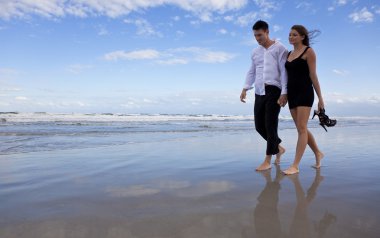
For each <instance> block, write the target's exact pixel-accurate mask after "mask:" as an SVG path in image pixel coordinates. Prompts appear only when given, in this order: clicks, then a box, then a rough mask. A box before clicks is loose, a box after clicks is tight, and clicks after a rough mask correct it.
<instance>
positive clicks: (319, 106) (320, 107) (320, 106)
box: [318, 98, 325, 112]
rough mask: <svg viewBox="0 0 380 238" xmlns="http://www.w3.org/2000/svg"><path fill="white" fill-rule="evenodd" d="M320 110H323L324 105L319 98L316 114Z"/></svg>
mask: <svg viewBox="0 0 380 238" xmlns="http://www.w3.org/2000/svg"><path fill="white" fill-rule="evenodd" d="M322 109H325V103H324V102H323V99H322V98H320V99H319V101H318V112H320V111H321V110H322Z"/></svg>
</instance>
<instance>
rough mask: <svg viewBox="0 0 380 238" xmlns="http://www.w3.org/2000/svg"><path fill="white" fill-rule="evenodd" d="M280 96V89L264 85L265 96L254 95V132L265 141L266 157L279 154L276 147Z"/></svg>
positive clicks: (278, 142)
mask: <svg viewBox="0 0 380 238" xmlns="http://www.w3.org/2000/svg"><path fill="white" fill-rule="evenodd" d="M280 95H281V89H279V88H278V87H276V86H272V85H266V86H265V95H257V94H256V95H255V107H254V116H255V127H256V131H257V132H258V133H259V134H260V135H261V136H262V137H263V138H264V139H265V140H266V141H267V150H266V154H267V155H275V154H277V153H278V152H279V150H278V145H279V144H280V143H281V139H280V138H279V137H278V134H277V129H278V115H279V114H280V110H281V107H280V105H278V103H277V100H278V98H279V97H280Z"/></svg>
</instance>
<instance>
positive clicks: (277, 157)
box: [274, 145, 285, 165]
mask: <svg viewBox="0 0 380 238" xmlns="http://www.w3.org/2000/svg"><path fill="white" fill-rule="evenodd" d="M284 153H285V148H284V147H282V146H280V145H278V153H277V154H276V159H275V161H274V164H276V165H279V164H280V162H281V155H282V154H284Z"/></svg>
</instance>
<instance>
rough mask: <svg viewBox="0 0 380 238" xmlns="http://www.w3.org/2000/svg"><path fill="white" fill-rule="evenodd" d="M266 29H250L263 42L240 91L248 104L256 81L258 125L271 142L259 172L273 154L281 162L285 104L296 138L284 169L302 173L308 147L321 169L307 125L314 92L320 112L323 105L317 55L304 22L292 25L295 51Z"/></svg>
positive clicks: (257, 26)
mask: <svg viewBox="0 0 380 238" xmlns="http://www.w3.org/2000/svg"><path fill="white" fill-rule="evenodd" d="M268 28H269V26H268V23H266V22H265V21H261V20H260V21H257V22H256V23H255V24H254V25H253V27H252V30H253V33H254V37H255V39H256V41H257V43H258V44H259V46H258V47H257V48H256V49H254V50H253V53H252V58H251V59H252V65H251V68H250V69H249V71H248V73H247V77H246V81H245V85H244V88H243V90H242V92H241V95H240V100H241V101H242V102H245V98H246V94H247V91H248V90H250V89H252V88H253V87H252V85H254V87H255V105H254V117H255V127H256V131H257V132H258V133H259V134H260V135H261V136H262V137H263V138H264V139H265V140H266V141H267V148H266V156H265V159H264V162H263V163H262V164H261V165H260V166H259V167H257V168H256V170H258V171H262V170H267V169H270V168H271V160H272V156H273V155H275V156H276V159H275V164H279V163H280V159H281V156H282V154H284V153H285V148H284V147H282V146H281V145H280V144H281V139H280V138H279V137H278V134H277V128H278V115H279V113H280V109H281V107H284V106H285V105H286V104H287V103H288V104H289V109H290V114H291V115H292V118H293V120H294V123H295V125H296V127H297V132H298V140H297V147H296V153H295V158H294V162H293V164H292V165H291V166H290V167H289V168H288V169H286V170H284V171H283V172H284V173H285V174H287V175H290V174H295V173H298V172H299V163H300V161H301V159H302V155H303V153H304V151H305V149H306V146H307V145H309V146H310V148H311V149H312V151H313V152H314V154H315V160H316V163H315V166H314V167H315V168H319V167H320V166H321V160H322V158H323V153H322V152H321V151H320V150H319V148H318V145H317V143H316V142H315V139H314V137H313V135H312V134H311V132H310V131H309V130H308V129H307V121H308V119H309V117H310V111H311V107H312V106H313V102H314V90H315V92H316V94H317V96H318V111H321V110H322V109H324V103H323V98H322V93H321V89H320V86H319V82H318V77H317V73H316V55H315V52H314V50H313V49H312V48H310V46H309V45H310V42H309V41H310V37H309V33H308V31H307V29H306V28H305V27H304V26H301V25H294V26H293V27H292V28H291V30H290V33H289V43H290V44H292V45H293V47H294V49H293V50H292V51H290V52H288V51H287V50H286V48H285V47H284V46H283V45H282V44H281V43H280V42H278V41H276V40H271V39H270V38H269V29H268Z"/></svg>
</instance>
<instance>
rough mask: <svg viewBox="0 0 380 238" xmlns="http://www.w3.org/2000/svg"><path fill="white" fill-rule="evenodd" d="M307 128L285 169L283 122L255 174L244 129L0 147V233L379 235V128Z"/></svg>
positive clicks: (255, 149) (253, 150) (253, 145)
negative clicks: (277, 150)
mask: <svg viewBox="0 0 380 238" xmlns="http://www.w3.org/2000/svg"><path fill="white" fill-rule="evenodd" d="M311 131H312V132H313V133H314V136H315V138H316V140H317V142H318V144H319V146H320V148H321V150H322V151H323V152H324V153H325V158H324V159H323V161H322V167H321V169H320V170H315V169H313V168H311V166H312V165H313V164H314V163H315V160H314V157H313V154H312V153H311V151H310V149H307V151H306V153H305V155H304V158H303V160H302V162H301V166H300V174H299V175H292V176H282V175H281V173H280V170H281V169H286V168H287V167H288V166H289V165H290V164H291V162H292V160H293V156H294V151H295V145H296V138H297V137H296V130H294V129H284V130H281V131H280V132H279V134H280V136H281V138H282V139H283V141H284V143H283V145H284V146H285V147H286V149H287V152H286V153H285V154H284V156H283V158H282V162H281V165H280V167H276V166H273V167H272V169H271V170H269V171H266V172H256V171H255V168H256V167H257V166H258V165H259V164H260V163H261V162H262V159H263V155H264V152H265V145H264V142H263V140H262V139H261V138H260V137H259V136H258V134H257V133H256V132H255V131H254V130H253V129H252V130H250V131H246V132H236V133H234V132H216V133H206V132H205V133H197V134H194V136H186V137H183V138H181V137H180V136H177V137H176V138H171V139H170V138H165V136H162V138H161V139H160V140H157V141H154V142H151V141H150V142H141V143H131V144H126V145H118V146H106V147H98V148H83V149H72V150H57V151H45V152H33V153H20V154H11V155H2V156H1V157H0V237H1V238H16V237H17V238H23V237H25V238H46V237H54V238H66V237H75V238H81V237H91V238H97V237H99V238H118V237H127V238H137V237H138V238H140V237H141V238H145V237H149V238H152V237H157V238H158V237H160V238H161V237H162V238H164V237H165V238H170V237H186V238H187V237H207V238H212V237H218V238H221V237H334V238H335V237H374V238H375V237H380V186H379V185H380V182H379V181H380V173H379V165H380V162H379V159H380V152H379V147H378V143H379V134H380V126H378V125H371V126H365V127H362V126H357V127H355V126H354V127H335V128H329V132H328V133H326V132H324V130H323V129H322V128H312V129H311ZM273 161H274V159H273Z"/></svg>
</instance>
